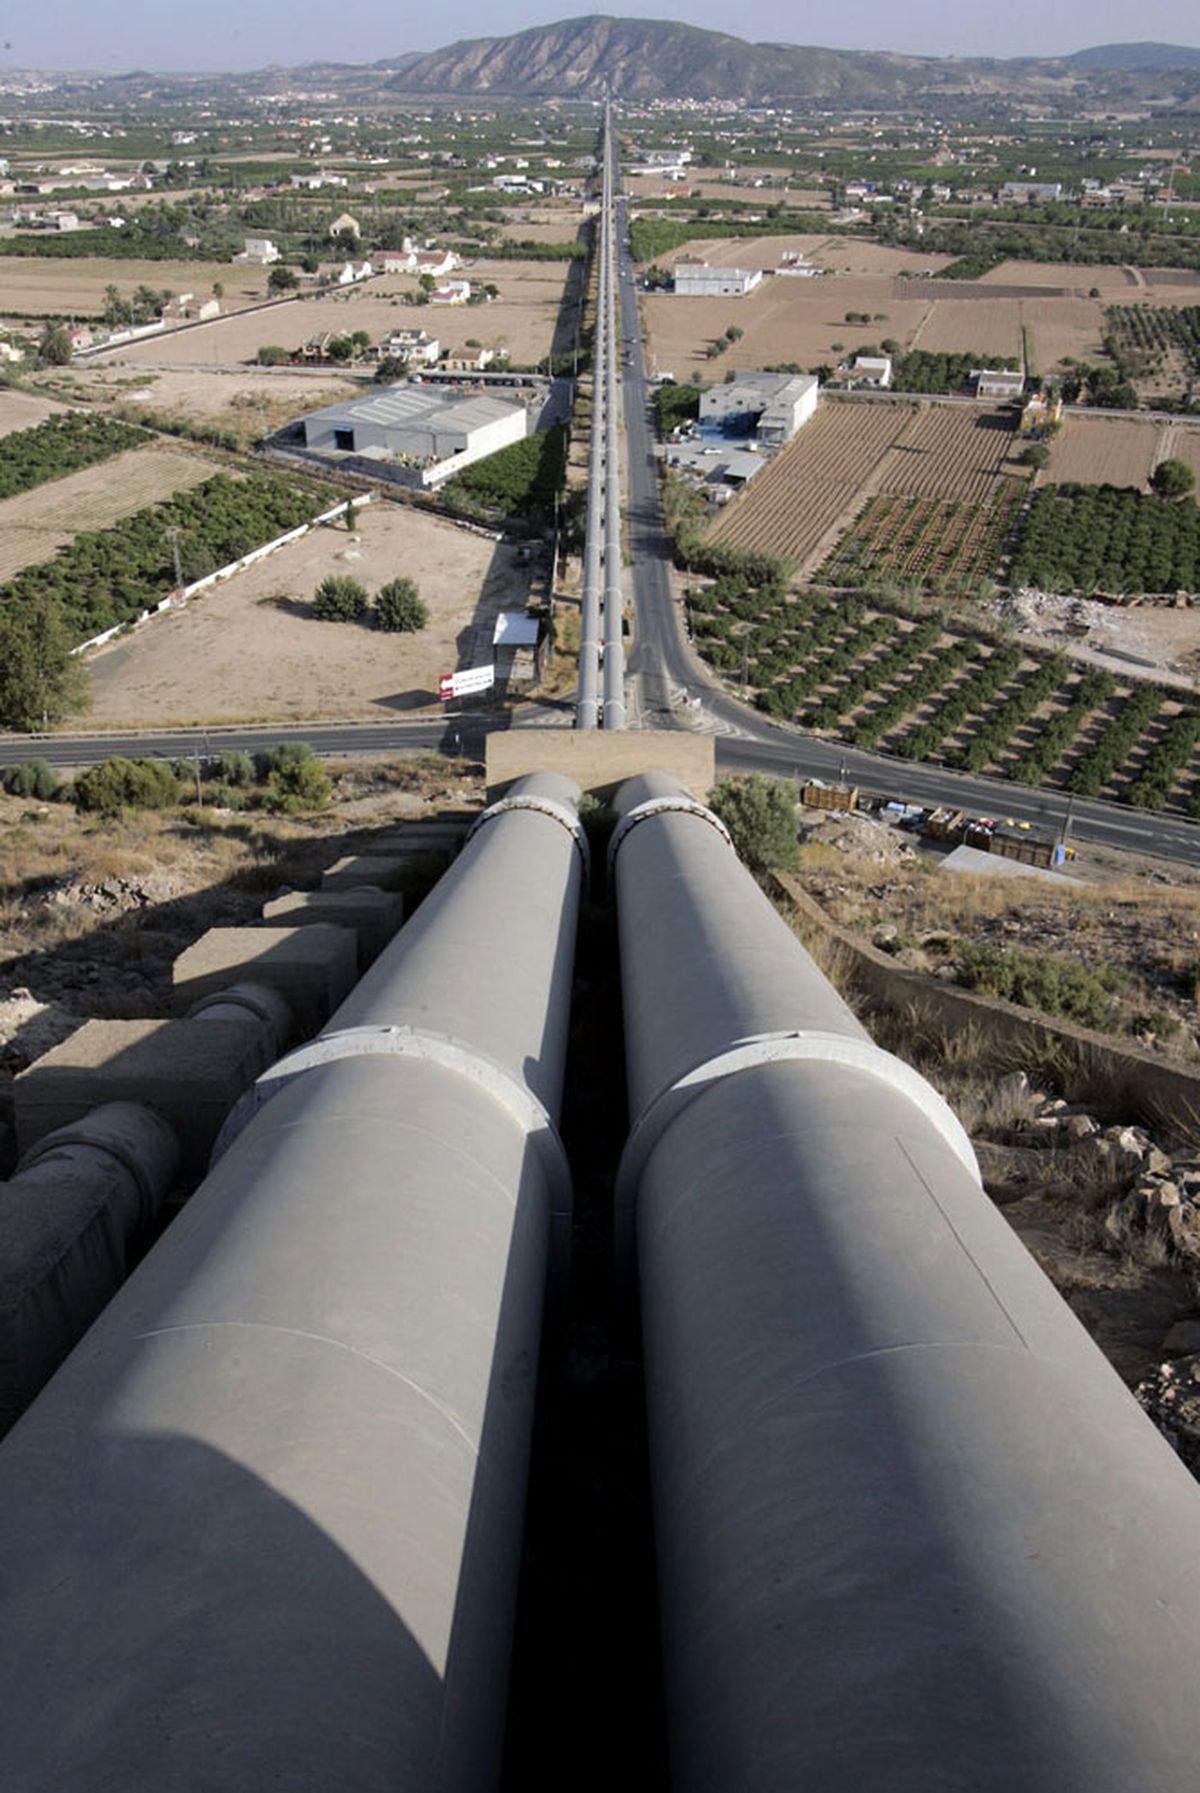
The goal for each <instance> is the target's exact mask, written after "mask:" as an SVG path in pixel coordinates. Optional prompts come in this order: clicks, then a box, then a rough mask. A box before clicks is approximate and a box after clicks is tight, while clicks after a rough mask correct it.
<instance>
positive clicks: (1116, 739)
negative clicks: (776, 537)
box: [687, 574, 1200, 814]
mask: <svg viewBox="0 0 1200 1793" xmlns="http://www.w3.org/2000/svg"><path fill="white" fill-rule="evenodd" d="M687 603H688V611H689V616H690V618H691V623H692V628H693V633H694V636H695V639H696V641H697V643H698V645H699V647H700V651H701V653H702V654H703V655H704V657H705V659H706V660H707V661H708V662H709V664H710V665H711V666H712V667H713V668H714V670H715V671H717V672H718V673H722V674H724V675H725V676H726V677H727V678H729V679H730V680H731V681H733V682H736V683H737V684H740V683H741V682H742V679H743V677H744V678H745V680H746V682H747V683H748V684H749V685H750V686H751V687H753V689H754V691H755V701H756V704H757V707H758V708H759V709H761V710H763V711H765V712H766V713H767V714H768V715H771V716H774V717H776V718H777V719H779V720H781V721H794V722H799V723H800V724H802V725H803V726H805V727H807V728H812V729H819V730H822V731H825V732H829V733H832V734H833V735H835V736H836V737H838V738H840V739H843V740H847V741H849V742H851V743H852V744H854V745H855V746H859V747H863V748H868V749H875V748H880V747H882V748H884V749H886V750H887V751H889V752H892V753H895V754H897V755H899V756H900V757H902V758H906V759H913V760H936V761H939V762H941V763H942V764H945V765H949V766H954V767H957V768H960V769H962V770H966V771H970V772H983V771H989V772H992V773H995V774H999V775H1001V776H1006V777H1009V778H1012V779H1014V780H1017V781H1019V782H1021V783H1023V784H1033V785H1047V786H1050V787H1052V788H1055V789H1058V790H1061V791H1063V792H1071V793H1073V794H1076V795H1080V796H1107V797H1113V798H1117V799H1120V800H1123V801H1126V802H1130V803H1133V804H1135V805H1137V806H1139V807H1142V808H1148V809H1164V808H1171V809H1174V810H1177V811H1183V812H1185V813H1189V814H1197V813H1200V754H1198V753H1197V745H1198V743H1200V710H1197V709H1195V708H1193V707H1191V706H1190V705H1189V704H1188V703H1186V702H1184V701H1182V700H1181V699H1180V698H1179V697H1178V696H1177V695H1176V694H1168V693H1167V692H1165V691H1163V690H1162V689H1161V688H1160V687H1158V686H1155V685H1151V684H1136V683H1132V684H1131V683H1129V682H1125V681H1121V680H1118V679H1117V678H1116V677H1115V676H1114V674H1113V673H1111V672H1109V671H1107V670H1104V669H1099V668H1096V667H1089V666H1081V665H1078V664H1076V663H1074V662H1072V661H1069V660H1064V659H1060V658H1057V657H1055V656H1051V655H1040V654H1037V653H1034V652H1030V651H1028V650H1027V649H1025V648H1023V647H1021V646H1006V645H997V644H995V643H992V642H988V641H984V640H981V639H979V638H977V637H973V636H971V635H968V634H965V633H959V632H956V631H950V630H946V629H945V628H944V627H943V625H942V624H941V622H938V621H932V620H926V621H916V620H914V619H911V618H908V617H903V616H897V615H893V614H891V613H889V612H886V611H880V610H878V609H873V608H871V607H870V606H868V605H867V604H865V603H864V602H863V601H862V600H861V599H858V598H848V597H845V596H840V595H839V596H837V597H830V596H826V595H825V594H822V593H819V592H815V591H810V592H802V593H799V594H797V595H788V594H786V593H785V592H783V591H782V590H779V589H777V588H775V587H768V588H763V589H755V588H754V587H753V586H751V585H748V584H747V582H746V581H745V580H743V579H742V578H741V577H740V576H739V575H736V574H727V575H725V576H723V577H722V578H720V579H718V580H716V581H715V582H714V583H712V584H709V585H707V586H701V587H698V588H693V589H690V590H689V591H688V593H687Z"/></svg>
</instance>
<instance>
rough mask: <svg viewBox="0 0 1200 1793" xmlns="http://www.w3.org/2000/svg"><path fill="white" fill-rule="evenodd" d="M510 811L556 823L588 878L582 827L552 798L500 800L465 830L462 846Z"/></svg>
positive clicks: (570, 811) (587, 853) (588, 858)
mask: <svg viewBox="0 0 1200 1793" xmlns="http://www.w3.org/2000/svg"><path fill="white" fill-rule="evenodd" d="M514 809H532V810H534V811H535V812H536V813H537V814H539V815H543V816H549V817H550V820H551V821H552V822H557V823H558V825H559V827H560V828H565V829H566V831H567V833H568V834H569V835H570V836H571V839H572V840H573V841H574V842H575V846H576V849H577V851H578V853H579V857H580V859H582V861H583V871H584V876H585V877H587V876H588V875H589V873H590V871H591V852H590V850H589V848H588V838H587V835H586V834H585V832H584V827H583V823H582V822H581V821H580V820H579V817H578V815H577V814H576V813H575V811H574V810H573V809H571V808H570V807H569V805H567V804H566V803H559V802H557V801H556V800H555V798H553V797H534V796H524V797H501V799H500V801H499V802H498V803H491V804H489V805H488V807H487V808H486V809H485V810H484V812H483V814H482V815H481V816H476V818H475V820H474V821H473V822H472V824H471V826H470V828H469V829H468V830H467V839H466V841H465V842H464V843H463V844H464V846H465V845H467V844H468V843H469V842H470V841H473V840H474V838H475V836H476V835H477V834H478V833H479V830H480V829H481V828H483V827H484V826H486V824H487V823H488V822H491V821H494V820H495V818H496V817H497V816H501V815H506V814H508V813H509V812H510V811H512V810H514Z"/></svg>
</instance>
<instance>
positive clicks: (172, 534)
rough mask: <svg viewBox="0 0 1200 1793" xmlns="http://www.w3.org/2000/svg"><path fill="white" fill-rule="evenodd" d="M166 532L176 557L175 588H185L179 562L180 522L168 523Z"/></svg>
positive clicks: (177, 589)
mask: <svg viewBox="0 0 1200 1793" xmlns="http://www.w3.org/2000/svg"><path fill="white" fill-rule="evenodd" d="M164 533H165V535H166V538H167V540H168V541H169V542H170V544H171V553H172V554H173V555H174V557H175V590H176V591H180V590H182V588H183V570H182V567H181V566H180V562H179V525H178V523H168V525H167V527H166V530H165V531H164Z"/></svg>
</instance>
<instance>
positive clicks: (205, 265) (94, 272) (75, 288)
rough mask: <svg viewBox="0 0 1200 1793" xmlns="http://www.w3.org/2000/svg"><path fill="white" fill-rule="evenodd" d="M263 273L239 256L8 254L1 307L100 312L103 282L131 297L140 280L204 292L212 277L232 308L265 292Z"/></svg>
mask: <svg viewBox="0 0 1200 1793" xmlns="http://www.w3.org/2000/svg"><path fill="white" fill-rule="evenodd" d="M267 273H268V270H267V269H266V268H256V267H251V266H249V265H247V264H244V263H242V262H201V261H121V260H118V259H116V258H114V259H113V260H112V261H103V260H99V259H95V258H92V257H90V256H79V257H65V258H62V259H59V258H57V257H52V256H47V257H46V258H45V259H44V260H42V259H40V258H39V257H38V256H36V255H31V256H9V257H6V258H5V261H4V280H3V297H2V298H0V313H2V314H3V315H4V316H5V317H22V316H35V317H43V316H45V317H71V316H77V317H79V316H81V317H99V316H100V314H101V312H102V311H103V310H104V289H105V287H106V286H115V287H116V289H117V291H118V292H119V293H120V295H121V297H122V298H123V299H128V298H131V297H132V295H133V293H134V291H135V290H136V289H137V288H138V287H139V286H148V287H151V288H153V290H154V291H155V292H161V291H162V290H163V289H164V288H169V289H170V291H171V292H173V293H195V294H196V295H197V297H204V298H207V297H208V296H209V294H210V293H211V292H212V288H213V282H214V281H216V282H218V283H219V284H220V285H221V286H223V287H224V289H225V296H224V298H223V299H222V300H221V308H222V310H224V311H236V310H239V309H240V308H241V307H242V306H245V305H254V304H257V303H259V302H260V301H261V300H262V299H264V298H265V297H266V293H267Z"/></svg>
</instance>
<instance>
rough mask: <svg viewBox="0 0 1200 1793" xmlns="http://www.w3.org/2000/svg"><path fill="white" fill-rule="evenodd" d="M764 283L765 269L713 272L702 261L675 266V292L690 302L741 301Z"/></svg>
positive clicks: (726, 269)
mask: <svg viewBox="0 0 1200 1793" xmlns="http://www.w3.org/2000/svg"><path fill="white" fill-rule="evenodd" d="M761 279H762V269H761V268H710V267H709V266H708V264H707V263H706V262H702V261H680V262H676V264H675V291H676V292H677V293H680V294H682V295H683V296H684V297H685V298H689V299H740V298H742V297H743V295H744V294H746V293H748V292H752V291H753V289H754V288H755V287H756V286H757V285H758V283H759V281H760V280H761Z"/></svg>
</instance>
